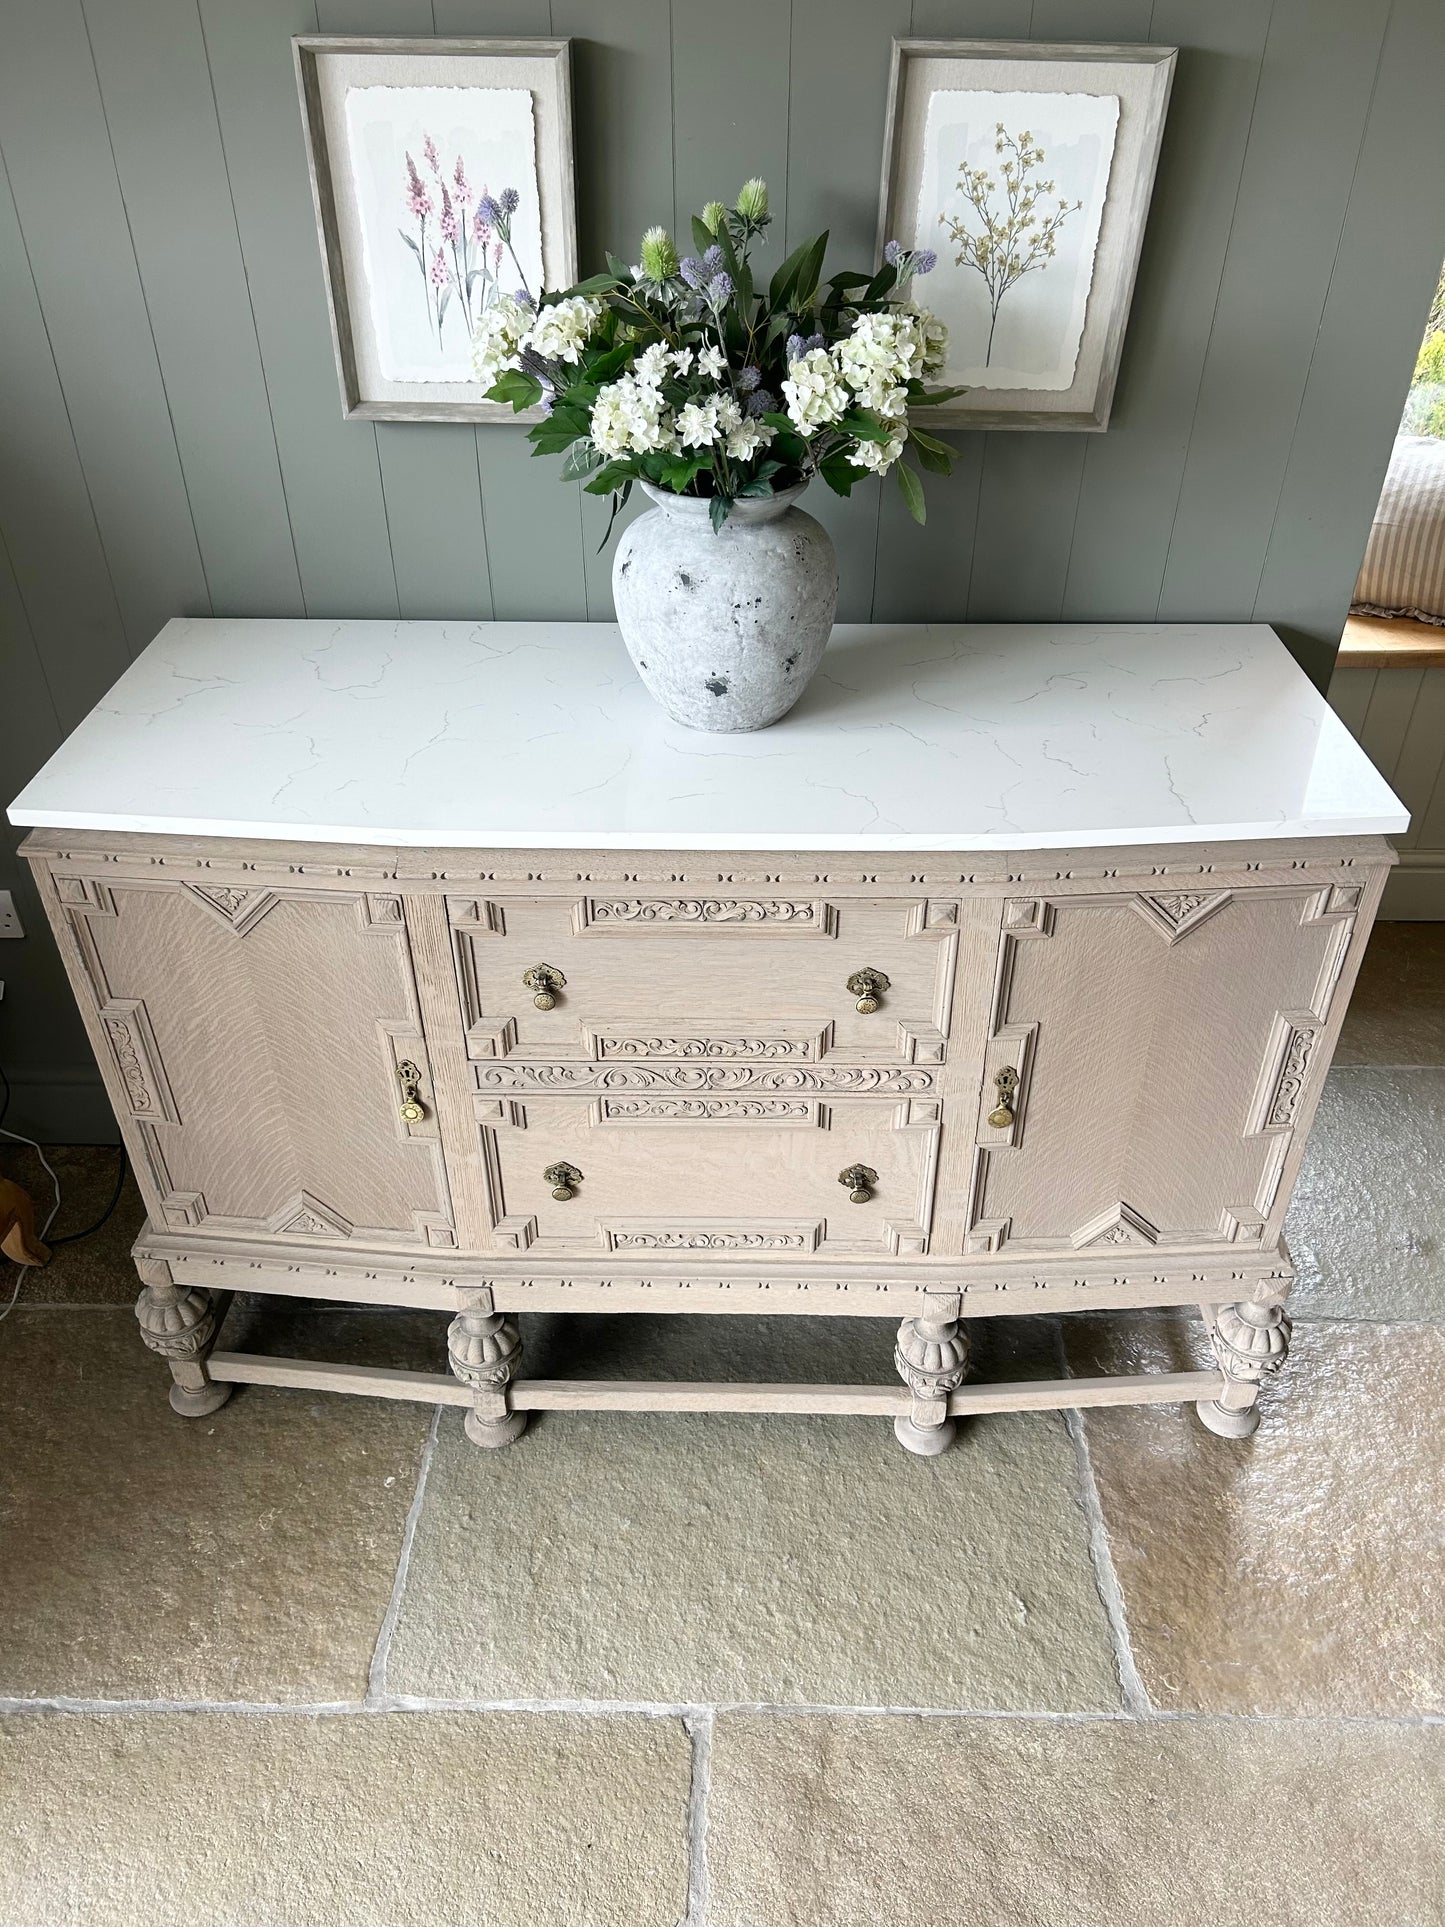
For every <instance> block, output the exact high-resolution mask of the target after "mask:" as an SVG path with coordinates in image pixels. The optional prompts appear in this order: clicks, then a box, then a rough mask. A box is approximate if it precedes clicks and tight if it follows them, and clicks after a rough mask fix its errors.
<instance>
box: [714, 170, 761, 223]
mask: <svg viewBox="0 0 1445 1927" xmlns="http://www.w3.org/2000/svg"><path fill="white" fill-rule="evenodd" d="M738 213H739V214H741V215H742V217H743V219H744V220H745V221H752V222H755V223H756V222H758V221H766V220H767V218H768V184H767V182H766V181H761V180H758V179H757V177H756V176H754V178H753V179H752V180H750V181H744V182H743V184H742V186H741V188H739V190H738ZM714 232H716V230H714Z"/></svg>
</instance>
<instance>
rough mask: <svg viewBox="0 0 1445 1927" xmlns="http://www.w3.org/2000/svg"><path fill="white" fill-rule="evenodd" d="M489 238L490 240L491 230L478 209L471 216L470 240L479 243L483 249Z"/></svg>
mask: <svg viewBox="0 0 1445 1927" xmlns="http://www.w3.org/2000/svg"><path fill="white" fill-rule="evenodd" d="M491 238H492V230H491V228H490V227H489V226H488V225H487V223H486V221H485V219H484V218H483V215H482V210H481V209H480V208H478V209H477V211H476V213H475V214H474V215H473V216H472V239H473V240H474V241H480V242H481V243H482V245H483V246H484V247H485V246H486V244H487V242H488V241H490V240H491Z"/></svg>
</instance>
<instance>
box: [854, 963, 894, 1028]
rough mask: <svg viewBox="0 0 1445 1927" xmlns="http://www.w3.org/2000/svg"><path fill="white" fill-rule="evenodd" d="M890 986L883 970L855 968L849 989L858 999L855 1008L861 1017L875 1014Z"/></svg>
mask: <svg viewBox="0 0 1445 1927" xmlns="http://www.w3.org/2000/svg"><path fill="white" fill-rule="evenodd" d="M888 988H889V984H888V979H887V978H886V977H885V976H884V974H883V972H882V971H881V970H873V969H868V970H855V971H854V972H853V975H852V976H851V977H850V978H849V979H848V989H849V990H850V991H851V992H852V994H853V995H854V996H855V997H856V998H857V999H858V1002H857V1004H856V1005H855V1006H854V1008H855V1009H856V1010H857V1012H858V1015H859V1016H860V1017H871V1016H872V1015H873V1013H874V1011H875V1010H877V1008H878V1006H879V1004H880V1003H881V1002H882V1001H883V993H884V991H885V990H887V989H888Z"/></svg>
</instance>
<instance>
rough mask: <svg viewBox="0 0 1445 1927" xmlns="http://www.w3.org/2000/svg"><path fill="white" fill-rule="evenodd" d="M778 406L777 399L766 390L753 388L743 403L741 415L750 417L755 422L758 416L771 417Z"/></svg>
mask: <svg viewBox="0 0 1445 1927" xmlns="http://www.w3.org/2000/svg"><path fill="white" fill-rule="evenodd" d="M777 406H778V398H777V396H776V395H774V394H771V393H770V392H769V391H768V390H767V389H766V388H755V389H754V390H753V392H752V393H751V394H750V395H749V396H748V398H747V400H746V401H745V402H744V403H743V413H744V414H745V415H751V416H752V418H753V420H754V421H756V420H757V419H758V418H759V416H762V415H771V414H772V413H773V412H774V411H775V410H776V408H777Z"/></svg>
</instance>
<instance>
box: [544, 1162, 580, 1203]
mask: <svg viewBox="0 0 1445 1927" xmlns="http://www.w3.org/2000/svg"><path fill="white" fill-rule="evenodd" d="M542 1176H543V1178H544V1179H545V1181H546V1182H547V1183H548V1184H550V1185H551V1187H552V1196H553V1197H554V1198H555V1199H556V1200H557V1202H558V1204H565V1203H566V1202H567V1200H568V1198H575V1197H576V1195H577V1186H578V1185H579V1184H580V1183H581V1182H582V1173H581V1172H580V1171H579V1170H578V1169H577V1166H576V1165H575V1164H549V1165H548V1166H547V1168H546V1170H545V1171H544V1172H543V1173H542Z"/></svg>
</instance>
